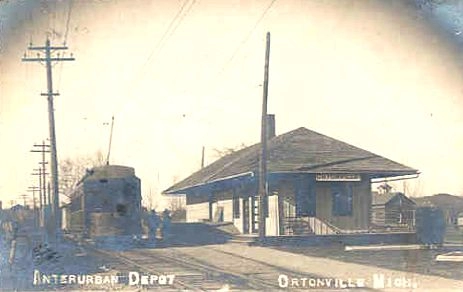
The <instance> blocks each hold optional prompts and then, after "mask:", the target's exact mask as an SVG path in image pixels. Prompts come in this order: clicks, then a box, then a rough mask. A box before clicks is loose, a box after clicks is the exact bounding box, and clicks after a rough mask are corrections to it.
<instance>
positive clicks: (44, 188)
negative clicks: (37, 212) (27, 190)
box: [31, 141, 50, 209]
mask: <svg viewBox="0 0 463 292" xmlns="http://www.w3.org/2000/svg"><path fill="white" fill-rule="evenodd" d="M34 147H36V148H41V149H40V150H36V149H32V150H31V152H38V153H42V162H39V163H40V164H41V165H42V167H41V170H39V173H41V174H42V176H41V179H40V177H39V179H40V181H41V183H40V187H41V188H42V190H41V192H40V209H42V198H43V205H46V204H47V203H46V202H47V200H46V193H47V183H46V177H45V175H47V174H48V173H47V167H46V166H45V164H48V162H47V161H46V160H45V153H50V145H47V144H45V141H42V144H34ZM34 175H35V174H34Z"/></svg>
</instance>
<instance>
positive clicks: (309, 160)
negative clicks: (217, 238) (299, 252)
mask: <svg viewBox="0 0 463 292" xmlns="http://www.w3.org/2000/svg"><path fill="white" fill-rule="evenodd" d="M269 120H270V121H274V119H269ZM269 129H270V131H269V136H268V153H267V170H268V172H267V182H268V196H267V197H266V200H265V206H264V208H262V210H263V212H264V213H265V224H266V234H267V235H268V236H282V235H309V234H317V235H325V234H343V233H355V232H358V233H361V232H368V231H369V230H370V227H371V221H372V220H371V219H372V218H371V214H372V212H371V210H372V191H371V185H372V183H373V182H377V181H381V180H383V179H394V178H395V179H397V178H407V177H410V176H412V177H416V176H417V175H418V171H417V170H416V169H413V168H410V167H408V166H405V165H402V164H400V163H397V162H394V161H392V160H389V159H387V158H384V157H382V156H380V155H377V154H374V153H371V152H369V151H366V150H363V149H360V148H358V147H355V146H352V145H349V144H347V143H345V142H342V141H339V140H336V139H334V138H330V137H328V136H325V135H322V134H320V133H317V132H315V131H312V130H309V129H306V128H302V127H301V128H298V129H295V130H293V131H290V132H287V133H284V134H282V135H279V136H275V134H274V133H275V131H274V129H275V127H274V123H273V124H270V126H269ZM260 147H261V146H260V144H255V145H252V146H250V147H247V148H244V149H241V150H239V151H236V152H233V153H231V154H229V155H227V156H224V157H222V158H220V159H218V160H217V161H215V162H213V163H212V164H210V165H208V166H206V167H204V168H202V169H200V170H199V171H197V172H195V173H193V174H192V175H190V176H189V177H187V178H185V179H184V180H182V181H180V182H178V183H177V184H175V185H173V186H171V187H170V188H168V189H167V190H165V191H164V193H165V194H184V195H186V202H187V206H186V209H187V210H186V213H187V214H186V216H187V221H188V222H201V221H210V222H232V223H233V225H234V226H235V227H236V229H238V230H239V232H241V233H242V234H257V233H258V230H259V210H260V208H259V198H258V183H259V181H258V179H259V177H258V176H259V175H258V174H259V159H260V149H261V148H260Z"/></svg>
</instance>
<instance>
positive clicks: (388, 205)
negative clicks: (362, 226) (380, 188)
mask: <svg viewBox="0 0 463 292" xmlns="http://www.w3.org/2000/svg"><path fill="white" fill-rule="evenodd" d="M371 207H372V215H371V221H372V223H373V224H374V225H377V226H403V227H413V226H415V210H416V204H415V202H413V201H412V200H410V199H409V198H408V197H407V196H405V195H404V194H403V193H400V192H387V193H383V194H381V193H378V192H372V204H371Z"/></svg>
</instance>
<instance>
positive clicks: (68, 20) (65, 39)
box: [63, 0, 74, 46]
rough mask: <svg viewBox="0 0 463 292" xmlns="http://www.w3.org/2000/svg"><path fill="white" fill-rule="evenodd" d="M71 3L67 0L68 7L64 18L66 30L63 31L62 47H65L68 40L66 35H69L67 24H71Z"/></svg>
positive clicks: (72, 0)
mask: <svg viewBox="0 0 463 292" xmlns="http://www.w3.org/2000/svg"><path fill="white" fill-rule="evenodd" d="M73 3H74V0H69V7H68V14H67V18H66V25H65V27H66V29H65V31H64V40H63V45H64V46H66V42H67V39H68V34H69V23H70V22H71V14H72V8H73Z"/></svg>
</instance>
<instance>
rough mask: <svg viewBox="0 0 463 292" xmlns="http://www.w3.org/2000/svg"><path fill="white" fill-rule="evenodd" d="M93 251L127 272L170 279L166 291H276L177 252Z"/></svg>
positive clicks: (162, 250)
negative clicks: (127, 269)
mask: <svg viewBox="0 0 463 292" xmlns="http://www.w3.org/2000/svg"><path fill="white" fill-rule="evenodd" d="M95 251H96V252H99V253H102V254H104V255H107V256H110V257H112V258H115V259H117V260H119V261H120V262H122V263H124V264H125V265H126V267H127V268H129V270H130V269H131V270H136V271H139V272H144V273H149V274H156V275H174V276H175V278H174V280H173V282H172V283H171V284H169V285H167V286H164V287H165V288H167V289H172V290H188V291H211V290H219V289H225V288H228V289H230V290H246V291H251V290H269V289H272V290H275V289H277V288H278V287H277V286H275V285H273V284H270V283H268V282H266V281H263V280H261V279H258V278H254V277H250V276H248V275H245V274H243V273H237V272H230V271H227V270H224V269H223V268H220V267H217V266H212V265H209V264H207V263H204V262H202V261H199V260H197V259H195V258H193V257H190V256H187V255H185V254H183V253H180V252H178V251H172V250H168V249H158V250H156V249H153V250H141V249H135V250H130V251H124V252H114V251H107V250H101V249H95ZM134 268H135V269H134ZM156 287H159V288H163V287H162V286H156Z"/></svg>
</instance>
